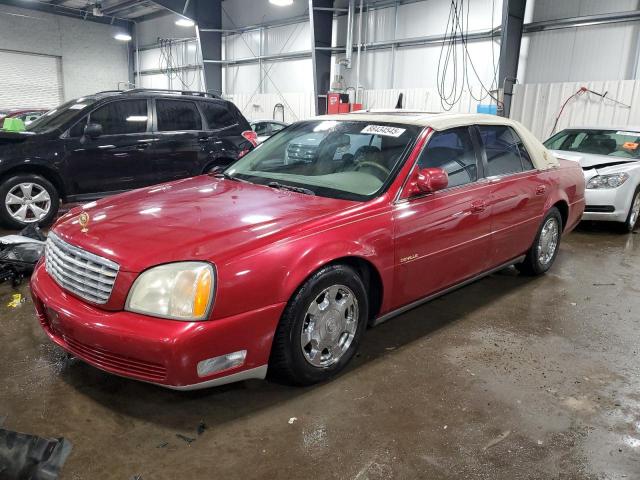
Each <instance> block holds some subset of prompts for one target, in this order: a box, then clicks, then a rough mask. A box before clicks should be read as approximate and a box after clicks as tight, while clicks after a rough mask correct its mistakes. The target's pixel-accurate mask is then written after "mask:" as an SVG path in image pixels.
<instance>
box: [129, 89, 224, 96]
mask: <svg viewBox="0 0 640 480" xmlns="http://www.w3.org/2000/svg"><path fill="white" fill-rule="evenodd" d="M121 92H122V93H143V92H145V93H153V92H159V93H173V94H174V95H190V96H192V97H209V98H222V97H220V95H217V94H215V93H211V92H199V91H196V90H169V89H166V88H132V89H130V90H121Z"/></svg>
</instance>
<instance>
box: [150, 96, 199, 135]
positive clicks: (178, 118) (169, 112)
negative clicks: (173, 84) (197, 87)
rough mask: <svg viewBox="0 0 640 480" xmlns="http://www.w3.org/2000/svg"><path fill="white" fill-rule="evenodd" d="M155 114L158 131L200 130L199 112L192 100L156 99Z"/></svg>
mask: <svg viewBox="0 0 640 480" xmlns="http://www.w3.org/2000/svg"><path fill="white" fill-rule="evenodd" d="M156 114H157V116H158V130H159V131H160V132H174V131H176V130H202V119H201V117H200V112H199V111H198V108H197V107H196V104H195V103H193V102H185V101H181V100H162V99H158V100H156Z"/></svg>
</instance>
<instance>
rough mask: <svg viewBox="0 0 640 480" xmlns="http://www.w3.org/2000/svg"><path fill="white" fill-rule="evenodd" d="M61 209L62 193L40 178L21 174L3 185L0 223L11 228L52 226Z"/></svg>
mask: <svg viewBox="0 0 640 480" xmlns="http://www.w3.org/2000/svg"><path fill="white" fill-rule="evenodd" d="M59 207H60V196H59V194H58V191H57V190H56V188H55V187H54V186H53V184H52V183H51V182H50V181H48V180H47V179H46V178H44V177H41V176H40V175H35V174H31V173H24V174H18V175H15V176H13V177H9V178H7V179H5V180H4V181H3V182H2V184H1V185H0V221H1V222H2V223H3V224H5V225H6V226H7V227H8V228H14V229H22V228H24V227H26V226H27V225H41V226H46V225H49V224H50V223H51V222H52V221H53V219H54V218H55V216H56V214H57V213H58V209H59Z"/></svg>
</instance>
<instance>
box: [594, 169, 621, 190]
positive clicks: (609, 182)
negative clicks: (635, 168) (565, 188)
mask: <svg viewBox="0 0 640 480" xmlns="http://www.w3.org/2000/svg"><path fill="white" fill-rule="evenodd" d="M628 179H629V175H628V174H626V173H613V174H611V175H597V176H595V177H593V178H592V179H591V180H589V182H588V183H587V188H591V189H596V188H618V187H619V186H620V185H622V184H623V183H624V182H626V181H627V180H628Z"/></svg>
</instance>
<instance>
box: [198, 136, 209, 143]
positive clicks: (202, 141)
mask: <svg viewBox="0 0 640 480" xmlns="http://www.w3.org/2000/svg"><path fill="white" fill-rule="evenodd" d="M198 141H199V142H200V143H207V142H210V141H211V138H210V137H200V138H199V139H198Z"/></svg>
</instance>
